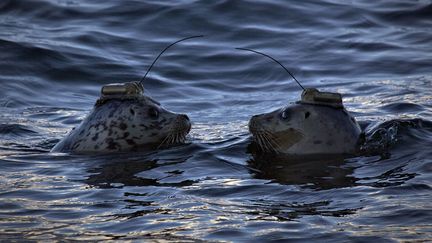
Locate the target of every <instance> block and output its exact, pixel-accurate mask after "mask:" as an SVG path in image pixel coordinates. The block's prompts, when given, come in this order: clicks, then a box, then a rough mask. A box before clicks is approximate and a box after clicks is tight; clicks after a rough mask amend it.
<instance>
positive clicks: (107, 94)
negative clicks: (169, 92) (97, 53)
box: [52, 82, 191, 153]
mask: <svg viewBox="0 0 432 243" xmlns="http://www.w3.org/2000/svg"><path fill="white" fill-rule="evenodd" d="M190 128H191V124H190V121H189V118H188V117H187V116H186V115H184V114H177V113H173V112H170V111H168V110H166V109H164V108H163V107H162V106H161V105H160V104H159V103H158V102H157V101H155V100H153V99H151V98H150V97H148V96H146V95H144V94H143V89H142V86H141V84H139V83H137V82H130V83H124V84H112V85H107V86H104V87H103V88H102V96H101V98H100V99H99V100H98V101H97V102H96V104H95V106H94V108H93V110H92V111H91V112H90V114H89V115H88V116H87V117H86V118H85V119H84V120H83V121H82V123H81V124H80V125H79V126H78V127H77V128H74V129H73V130H72V131H71V132H70V133H69V134H68V135H67V136H66V137H65V138H64V139H62V140H61V141H60V142H59V143H58V144H57V145H55V146H54V148H53V149H52V152H78V153H81V152H119V151H131V150H147V149H154V148H158V147H161V146H169V145H172V144H175V143H181V142H184V141H185V137H186V135H187V134H188V133H189V131H190Z"/></svg>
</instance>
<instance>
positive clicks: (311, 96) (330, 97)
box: [236, 48, 343, 108]
mask: <svg viewBox="0 0 432 243" xmlns="http://www.w3.org/2000/svg"><path fill="white" fill-rule="evenodd" d="M236 49H237V50H243V51H250V52H254V53H257V54H260V55H263V56H265V57H268V58H270V59H271V60H273V61H274V62H276V63H277V64H279V65H280V66H281V67H282V68H283V69H285V71H286V72H287V73H288V74H289V75H290V76H291V77H292V78H293V79H294V81H296V83H297V84H298V85H299V86H300V88H302V89H303V93H302V95H301V100H300V101H298V103H301V104H310V105H325V106H330V107H334V108H343V104H342V95H341V94H340V93H332V92H320V91H319V90H318V89H315V88H304V87H303V85H301V83H300V82H299V81H298V80H297V79H296V78H295V77H294V75H293V74H292V73H291V72H290V71H288V69H287V68H286V67H285V66H284V65H282V63H280V62H279V61H278V60H276V59H274V58H273V57H271V56H269V55H267V54H265V53H262V52H259V51H255V50H252V49H247V48H236Z"/></svg>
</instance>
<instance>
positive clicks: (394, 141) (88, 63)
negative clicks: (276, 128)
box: [0, 0, 432, 242]
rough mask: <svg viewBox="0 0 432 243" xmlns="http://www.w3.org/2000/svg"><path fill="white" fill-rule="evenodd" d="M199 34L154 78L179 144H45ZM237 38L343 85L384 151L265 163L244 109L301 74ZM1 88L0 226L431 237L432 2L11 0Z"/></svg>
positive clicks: (18, 235) (283, 97)
mask: <svg viewBox="0 0 432 243" xmlns="http://www.w3.org/2000/svg"><path fill="white" fill-rule="evenodd" d="M193 35H205V37H203V38H196V39H191V40H188V41H185V42H182V43H179V44H177V45H176V46H174V47H172V48H170V49H169V50H168V51H167V52H166V53H164V55H163V56H162V57H161V58H160V59H159V60H158V62H157V63H156V65H155V66H154V67H153V69H152V71H151V72H150V73H149V76H148V78H147V79H146V80H145V82H144V86H145V89H146V93H147V94H149V95H151V96H152V97H153V98H154V99H155V100H157V101H159V102H160V103H162V105H163V106H164V107H165V108H167V109H169V110H171V111H175V112H177V113H185V114H188V116H189V117H190V120H191V121H192V130H191V133H190V135H189V137H188V142H187V143H186V144H185V145H181V146H176V147H173V148H168V149H161V150H159V151H155V152H135V153H120V154H98V155H77V154H62V153H50V152H49V151H50V149H51V148H52V147H53V146H54V145H55V144H56V143H57V142H58V141H59V140H60V139H61V138H63V137H64V136H65V135H66V134H67V132H69V131H70V130H71V129H72V128H73V127H75V126H77V125H78V124H79V123H80V122H81V120H82V119H83V118H84V117H85V116H86V115H87V114H88V113H89V111H90V110H91V109H92V107H93V105H94V103H95V101H96V100H97V99H98V97H99V96H100V89H101V87H102V86H103V85H105V84H108V83H116V82H130V81H136V80H139V79H141V77H142V76H143V75H144V73H145V72H146V71H147V69H148V68H149V66H150V64H151V63H152V62H153V60H154V58H155V57H156V56H157V55H158V54H159V53H160V51H162V50H163V49H164V48H165V47H166V46H168V45H169V44H170V43H172V42H174V41H176V40H179V39H181V38H184V37H188V36H193ZM236 47H243V48H252V49H255V50H258V51H261V52H264V53H266V54H269V55H271V56H273V57H274V58H276V59H277V60H279V61H280V62H281V63H283V64H284V65H285V66H286V67H287V68H288V69H289V70H290V71H291V72H292V73H293V74H294V75H295V76H296V78H297V79H298V80H299V81H300V82H302V84H303V86H305V87H315V88H319V89H320V90H324V91H331V92H340V93H342V94H343V98H344V104H345V106H346V108H347V109H348V110H349V111H350V112H351V113H352V114H353V115H354V116H355V117H356V119H357V120H358V121H359V122H360V124H361V126H362V128H363V129H364V130H365V131H366V133H371V132H372V131H378V130H379V131H381V133H380V134H381V135H380V136H381V138H382V136H387V137H388V138H386V139H384V140H376V141H375V142H376V143H385V144H380V145H382V147H383V148H384V147H385V149H386V153H383V154H379V155H364V156H359V157H354V158H350V159H345V160H337V159H335V160H334V161H332V160H330V161H327V162H326V163H314V162H310V161H300V162H298V161H297V162H295V163H294V162H293V163H285V164H277V165H276V164H273V163H272V161H267V163H266V164H259V163H257V161H256V160H255V158H254V156H253V154H251V153H250V152H249V149H248V147H249V146H250V144H251V142H252V140H251V138H250V135H249V132H248V128H247V124H248V120H249V118H250V117H251V116H252V115H255V114H260V113H263V112H268V111H271V110H274V109H276V108H280V107H283V106H285V105H287V104H289V103H292V102H295V101H296V100H298V99H299V98H300V94H301V89H300V88H299V87H298V85H296V84H295V83H294V82H293V80H292V79H291V77H290V76H289V75H288V74H287V73H286V72H285V71H284V70H283V69H282V68H281V67H280V66H279V65H278V64H276V63H274V62H272V61H271V60H269V59H266V58H265V57H262V56H258V55H254V54H252V53H247V52H244V51H239V50H236V49H234V48H236ZM0 87H1V88H0V241H2V242H3V241H4V242H9V241H27V242H33V241H38V242H47V241H48V242H50V241H85V242H86V241H107V240H113V241H121V240H130V241H145V242H165V241H168V242H170V241H175V242H287V241H298V242H312V241H316V242H406V241H407V242H411V241H415V242H426V241H429V240H431V239H432V203H431V201H432V189H431V186H432V146H431V145H432V2H431V1H430V0H411V1H402V0H389V1H387V0H379V1H366V0H359V1H344V0H321V1H318V0H306V1H276V0H269V1H264V0H254V1H252V0H238V1H229V0H217V1H194V0H183V1H182V0H178V1H155V0H148V1H144V0H127V1H114V0H104V1H102V0H1V1H0ZM383 134H384V135H383ZM378 135H379V134H378ZM378 135H377V136H378Z"/></svg>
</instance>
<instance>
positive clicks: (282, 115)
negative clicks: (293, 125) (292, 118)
mask: <svg viewBox="0 0 432 243" xmlns="http://www.w3.org/2000/svg"><path fill="white" fill-rule="evenodd" d="M281 118H282V119H283V120H287V119H288V118H289V112H288V111H286V110H285V111H282V113H281Z"/></svg>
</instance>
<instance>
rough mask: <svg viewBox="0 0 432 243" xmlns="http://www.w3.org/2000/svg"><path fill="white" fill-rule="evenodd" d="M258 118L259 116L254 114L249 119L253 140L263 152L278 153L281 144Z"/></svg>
mask: <svg viewBox="0 0 432 243" xmlns="http://www.w3.org/2000/svg"><path fill="white" fill-rule="evenodd" d="M257 120H258V116H254V117H252V118H251V120H250V121H249V131H250V132H251V133H252V138H253V140H254V141H255V142H256V143H257V144H258V146H259V147H260V148H261V150H262V151H263V152H268V153H278V151H279V149H280V146H279V143H278V140H277V138H276V137H275V136H274V135H273V133H271V132H270V131H268V130H267V129H265V128H264V127H263V126H262V125H261V124H260V122H259V121H257Z"/></svg>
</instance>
